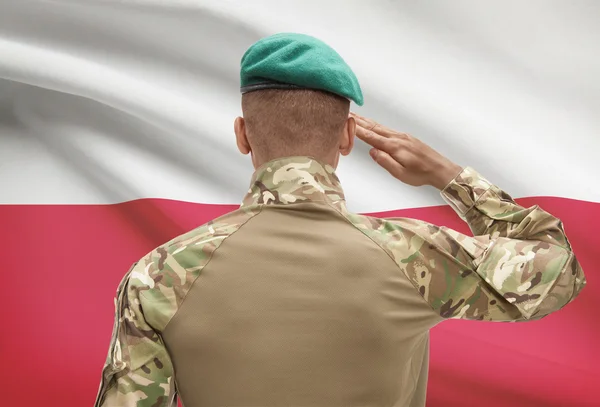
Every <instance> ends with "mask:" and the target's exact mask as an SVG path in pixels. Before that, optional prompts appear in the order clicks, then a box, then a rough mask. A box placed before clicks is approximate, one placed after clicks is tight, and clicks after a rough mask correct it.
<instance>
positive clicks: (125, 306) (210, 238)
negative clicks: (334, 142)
mask: <svg viewBox="0 0 600 407" xmlns="http://www.w3.org/2000/svg"><path fill="white" fill-rule="evenodd" d="M441 194H442V197H443V198H444V199H445V200H446V201H447V202H448V203H449V204H450V205H451V206H452V208H454V210H455V211H456V212H457V213H458V214H459V216H461V217H462V218H463V219H464V220H466V221H467V222H468V224H469V226H470V228H471V230H472V231H473V233H474V234H475V237H471V236H467V235H464V234H462V233H459V232H456V231H454V230H451V229H448V228H446V227H439V226H435V225H432V224H429V223H426V222H423V221H419V220H415V219H406V218H393V219H379V218H375V217H369V216H362V215H357V214H353V213H350V212H349V211H348V210H347V208H346V204H345V200H344V194H343V191H342V188H341V185H340V181H339V179H338V177H337V176H336V174H335V172H334V169H333V168H332V167H331V166H328V165H325V164H321V163H319V162H318V161H317V160H315V159H313V158H310V157H288V158H284V159H279V160H274V161H271V162H269V163H266V164H264V165H262V166H261V167H260V168H258V169H257V171H256V172H255V173H254V176H253V177H252V181H251V185H250V189H249V191H248V193H247V195H246V197H245V198H244V200H243V202H242V205H241V206H240V209H239V210H236V211H234V212H232V213H230V214H227V215H225V216H223V217H221V218H219V219H216V220H215V221H212V222H209V223H207V224H206V225H204V226H201V227H199V228H197V229H195V230H193V231H191V232H188V233H186V234H184V235H182V236H180V237H178V238H176V239H174V240H172V241H170V242H168V243H166V244H164V245H162V246H161V247H159V248H157V249H156V250H153V251H152V252H151V253H149V254H148V255H147V256H146V257H144V258H143V259H142V260H140V261H139V262H138V263H136V264H135V265H134V267H133V268H132V269H131V270H130V272H129V273H128V274H127V275H126V276H125V278H124V279H123V281H122V282H121V284H120V286H119V288H118V291H117V299H116V315H115V326H114V332H113V338H112V341H111V345H110V352H109V355H108V358H107V361H106V365H105V367H104V371H103V376H102V383H101V387H100V391H99V394H98V398H97V401H96V406H97V407H99V406H138V407H145V406H174V405H175V403H176V389H175V381H174V377H173V366H172V364H171V361H170V359H169V356H168V353H167V351H166V349H165V346H164V344H163V342H162V340H161V337H160V333H161V331H163V330H164V329H165V327H166V326H167V324H168V323H169V321H170V320H171V318H172V317H173V316H174V315H175V313H176V312H177V310H178V309H179V306H180V304H181V302H182V301H183V299H184V297H185V295H186V294H187V293H188V291H189V290H190V288H191V287H192V285H193V284H194V282H195V281H196V279H197V278H198V277H199V276H200V274H201V273H202V269H203V268H204V267H205V266H206V264H207V263H208V262H209V261H210V259H211V256H212V254H213V253H214V252H215V250H217V249H218V247H219V245H220V244H221V243H222V242H223V241H224V240H225V239H226V238H227V237H228V236H231V235H232V234H233V233H234V232H235V231H236V230H238V229H239V228H240V227H242V226H243V224H244V223H246V222H247V221H248V220H250V219H251V218H253V217H254V216H256V215H257V214H259V213H260V211H261V209H262V208H263V207H264V206H265V205H290V204H296V203H301V202H306V201H311V202H316V201H318V202H323V204H326V205H330V206H331V207H333V208H335V209H336V210H337V211H338V212H339V213H340V214H341V215H342V216H344V217H345V218H346V219H347V220H348V221H349V222H350V223H351V224H353V225H354V226H355V227H356V228H357V229H358V230H360V231H361V232H362V233H363V234H364V235H365V236H366V237H368V238H369V239H371V240H372V241H373V242H375V243H376V244H377V245H379V247H381V249H382V250H384V251H385V252H386V253H387V254H388V255H389V257H390V258H392V259H393V260H394V261H395V262H396V264H397V265H398V268H399V270H401V271H402V273H403V274H404V275H405V276H406V277H407V279H408V280H409V281H410V282H411V283H412V284H413V285H414V287H415V290H417V291H418V292H419V293H420V295H421V296H422V297H423V299H424V302H423V304H424V306H425V307H429V308H430V309H431V310H433V311H434V312H435V313H436V314H437V315H438V316H439V318H440V320H442V319H445V318H459V319H472V320H485V321H511V322H513V321H523V320H530V319H537V318H541V317H544V316H545V315H548V314H549V313H551V312H554V311H556V310H558V309H560V308H562V307H563V306H564V305H566V304H567V303H569V302H570V301H572V300H573V299H574V298H575V297H576V296H577V295H578V294H579V292H580V291H581V289H582V288H583V287H584V286H585V282H586V281H585V277H584V275H583V271H582V269H581V267H580V265H579V263H578V262H577V260H576V258H575V256H574V255H573V252H572V250H571V246H570V244H569V241H568V240H567V238H566V236H565V233H564V230H563V228H562V224H561V222H560V220H558V219H556V218H555V217H553V216H552V215H550V214H549V213H547V212H545V211H543V210H542V209H540V208H539V207H538V206H533V207H531V208H523V207H521V206H519V205H518V204H517V203H516V202H515V201H514V200H513V199H512V198H511V197H510V196H509V195H508V194H506V193H505V192H503V191H502V190H500V189H499V188H498V187H496V186H494V185H492V184H491V183H489V182H488V181H487V180H485V179H484V178H483V177H481V176H480V175H479V174H478V173H477V172H476V171H474V170H473V169H472V168H465V169H464V170H463V171H462V172H461V174H459V175H458V176H457V177H456V178H455V179H454V180H453V181H451V182H450V183H449V185H448V186H447V187H446V188H445V189H444V190H443V191H442V193H441Z"/></svg>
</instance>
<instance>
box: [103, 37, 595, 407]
mask: <svg viewBox="0 0 600 407" xmlns="http://www.w3.org/2000/svg"><path fill="white" fill-rule="evenodd" d="M241 85H242V87H241V90H242V93H243V96H242V110H243V116H244V117H243V118H237V119H236V120H235V134H236V138H237V145H238V148H239V150H240V151H241V152H242V153H243V154H251V157H252V162H253V164H254V167H255V169H256V171H255V172H254V175H253V176H252V181H251V184H250V190H249V191H248V193H247V194H246V196H245V198H244V199H243V203H242V205H241V206H240V208H239V209H238V210H235V211H233V212H231V213H228V214H226V215H224V216H221V217H220V218H218V219H215V220H213V221H210V222H208V223H207V224H205V225H203V226H200V227H198V228H197V229H194V230H192V231H190V232H188V233H186V234H184V235H182V236H179V237H177V238H175V239H173V240H171V241H170V242H168V243H165V244H164V245H162V246H160V247H158V248H157V249H155V250H153V251H152V252H150V253H149V254H148V255H147V256H145V257H144V258H142V259H141V260H140V261H139V262H137V263H135V264H134V265H133V266H132V268H131V270H130V271H129V272H128V273H127V274H126V276H125V277H124V279H123V280H122V282H121V284H120V285H119V287H118V291H117V298H116V316H115V324H114V331H113V337H112V341H111V344H110V351H109V354H108V358H107V361H106V365H105V367H104V370H103V374H102V383H101V386H100V390H99V394H98V397H97V401H96V406H111V407H112V406H122V407H133V406H137V407H141V406H148V407H150V406H154V407H157V406H174V405H176V399H177V394H179V396H180V397H181V398H182V401H183V402H184V403H185V405H186V407H201V406H211V407H214V406H229V407H242V406H244V407H249V406H257V407H259V406H260V407H267V406H294V407H296V406H307V407H308V406H326V407H335V406H344V407H350V406H361V407H364V406H424V405H425V394H426V384H427V372H428V363H429V359H428V356H429V347H428V346H429V330H430V329H431V328H432V327H434V326H435V325H436V324H438V323H440V322H441V321H443V320H445V319H448V318H460V319H470V320H476V321H527V320H534V319H539V318H542V317H544V316H546V315H548V314H550V313H552V312H555V311H557V310H559V309H561V308H562V307H563V306H565V305H566V304H567V303H569V302H570V301H572V300H573V299H574V298H575V297H576V296H577V295H578V294H579V292H580V291H581V289H582V288H583V287H584V285H585V277H584V275H583V272H582V270H581V267H580V265H579V263H578V262H577V259H576V258H575V256H574V254H573V251H572V249H571V246H570V244H569V241H568V240H567V237H566V236H565V233H564V230H563V228H562V224H561V222H560V220H559V219H557V218H555V217H553V216H552V215H551V214H549V213H547V212H545V211H544V210H542V209H541V208H540V207H538V206H533V207H531V208H524V207H521V206H520V205H518V204H517V203H515V201H514V200H513V199H512V198H511V197H510V196H509V195H508V194H507V193H506V192H504V191H502V190H501V189H500V188H498V187H497V186H495V185H494V184H492V183H490V182H489V181H487V180H486V179H485V178H483V176H482V175H480V174H479V173H477V172H476V171H475V170H474V169H472V168H470V167H465V168H462V167H460V166H458V165H457V164H455V163H453V162H451V161H450V160H449V159H447V158H445V157H443V156H441V155H440V154H438V153H437V152H435V151H434V150H433V149H431V148H430V147H429V146H427V145H425V144H424V143H423V142H421V141H419V140H418V139H416V138H414V137H412V136H410V135H408V134H404V133H401V132H397V131H394V130H392V129H389V128H387V127H384V126H382V125H380V124H377V123H375V122H374V121H372V120H369V119H366V118H364V117H360V116H358V115H356V114H352V113H350V112H349V109H350V101H354V102H355V103H356V104H358V105H362V103H363V97H362V93H361V89H360V86H359V83H358V81H357V79H356V77H355V75H354V73H353V72H352V70H351V69H350V68H349V67H348V66H347V65H346V63H345V62H344V61H343V59H342V58H341V57H340V56H339V55H338V54H337V53H336V52H335V51H334V50H333V49H331V48H330V47H329V46H327V45H326V44H324V43H323V42H321V41H319V40H317V39H315V38H312V37H309V36H305V35H299V34H277V35H274V36H271V37H267V38H264V39H262V40H260V41H258V42H257V43H255V44H254V45H253V46H252V47H250V48H249V49H248V51H247V52H246V53H245V55H244V56H243V58H242V62H241ZM355 135H356V136H357V137H358V138H360V139H361V140H363V141H365V142H367V143H368V144H370V145H371V146H372V147H373V149H372V150H371V155H372V157H373V159H374V160H375V161H376V162H377V163H378V164H380V165H381V166H383V167H384V168H385V169H386V170H388V171H389V172H390V173H391V174H392V175H393V176H394V177H396V178H397V179H399V180H400V181H402V182H405V183H407V184H409V185H413V186H420V185H432V186H434V187H436V188H438V189H439V190H440V191H441V195H442V197H443V198H444V199H445V200H446V201H447V202H448V204H450V205H451V206H452V208H453V209H454V210H455V211H456V213H458V215H460V216H461V217H462V219H464V220H465V221H466V222H467V223H468V224H469V226H470V228H471V230H472V232H473V234H474V236H475V237H471V236H467V235H464V234H462V233H459V232H456V231H454V230H451V229H448V228H446V227H438V226H435V225H432V224H429V223H426V222H422V221H419V220H415V219H404V218H394V219H378V218H373V217H368V216H361V215H358V214H355V213H351V212H349V211H348V210H347V208H346V204H345V200H344V193H343V190H342V186H341V184H340V181H339V179H338V177H337V176H336V174H335V168H336V166H337V164H338V160H339V157H340V155H348V154H349V153H350V151H351V150H352V147H353V143H354V136H355ZM365 192H367V191H365Z"/></svg>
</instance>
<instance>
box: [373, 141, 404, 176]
mask: <svg viewBox="0 0 600 407" xmlns="http://www.w3.org/2000/svg"><path fill="white" fill-rule="evenodd" d="M369 154H370V155H371V158H373V160H374V161H375V162H376V163H377V164H379V165H381V166H382V167H383V168H384V169H385V170H387V171H388V172H389V173H390V174H391V175H392V176H394V177H396V178H398V179H402V175H403V173H404V170H405V168H404V167H403V166H402V164H400V163H399V162H398V161H396V160H395V159H394V158H393V157H392V156H390V155H389V154H388V153H386V152H385V151H381V150H377V149H376V148H372V149H371V151H369Z"/></svg>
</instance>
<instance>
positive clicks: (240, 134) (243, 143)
mask: <svg viewBox="0 0 600 407" xmlns="http://www.w3.org/2000/svg"><path fill="white" fill-rule="evenodd" d="M233 131H234V132H235V140H236V144H237V147H238V150H240V153H242V154H244V155H246V154H248V153H249V152H250V151H252V150H251V148H250V144H249V143H248V136H247V134H246V122H245V121H244V118H243V117H236V119H235V121H234V122H233Z"/></svg>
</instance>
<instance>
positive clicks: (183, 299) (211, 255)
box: [140, 205, 263, 338]
mask: <svg viewBox="0 0 600 407" xmlns="http://www.w3.org/2000/svg"><path fill="white" fill-rule="evenodd" d="M262 209H263V205H259V206H258V213H256V214H254V215H252V216H250V217H249V218H248V219H246V220H245V221H244V222H243V223H242V224H241V225H240V227H238V228H237V229H236V230H234V231H233V232H231V233H230V234H229V235H228V236H227V237H225V238H224V239H223V241H222V242H221V243H220V244H219V246H218V247H217V248H216V249H215V250H213V252H212V253H211V254H210V257H209V258H208V260H207V261H206V263H205V264H204V266H202V270H204V268H206V266H208V264H209V263H210V261H211V260H212V259H213V257H214V255H215V253H216V252H217V250H219V248H220V247H221V246H222V245H223V244H224V243H225V241H226V240H227V239H229V238H230V237H231V236H233V235H234V234H235V233H237V232H238V231H239V230H240V229H242V228H243V227H244V226H245V225H246V224H247V223H248V222H250V221H251V220H252V219H254V218H256V217H257V216H258V215H260V214H261V213H262ZM201 275H202V271H200V273H198V276H197V277H196V278H195V279H194V281H192V283H191V284H190V288H189V290H188V291H187V292H186V293H185V295H184V296H183V298H182V299H181V303H179V305H178V306H177V310H176V311H175V312H174V313H173V315H171V317H170V318H169V321H168V322H167V323H166V324H165V326H164V327H162V329H160V331H159V332H158V333H159V335H160V336H161V338H162V332H164V331H165V330H166V329H167V327H168V326H169V323H170V322H171V321H172V320H173V318H174V317H175V315H177V313H178V312H179V310H180V309H181V306H182V305H183V303H184V302H185V299H186V298H187V296H188V294H189V292H190V291H191V289H192V287H193V286H194V284H196V281H198V279H199V278H200V276H201ZM140 295H142V296H143V297H144V298H145V299H146V300H147V301H151V300H150V299H149V298H148V297H146V296H145V295H144V292H143V291H140Z"/></svg>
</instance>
